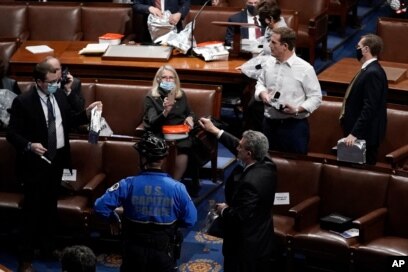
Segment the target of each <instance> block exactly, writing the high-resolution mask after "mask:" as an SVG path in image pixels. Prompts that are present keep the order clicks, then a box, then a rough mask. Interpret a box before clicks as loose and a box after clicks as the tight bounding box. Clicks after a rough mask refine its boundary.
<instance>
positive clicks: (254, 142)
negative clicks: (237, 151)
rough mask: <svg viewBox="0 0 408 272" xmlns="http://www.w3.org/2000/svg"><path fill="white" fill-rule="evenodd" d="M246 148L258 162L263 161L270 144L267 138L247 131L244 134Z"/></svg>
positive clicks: (255, 132)
mask: <svg viewBox="0 0 408 272" xmlns="http://www.w3.org/2000/svg"><path fill="white" fill-rule="evenodd" d="M242 139H244V140H245V141H244V148H245V149H246V150H248V151H250V152H251V154H252V158H253V159H254V160H256V161H260V160H263V158H265V156H266V154H267V153H268V149H269V142H268V139H267V138H266V136H265V135H264V134H263V133H261V132H259V131H253V130H247V131H245V132H244V133H243V134H242Z"/></svg>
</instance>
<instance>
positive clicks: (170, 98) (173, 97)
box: [167, 88, 177, 103]
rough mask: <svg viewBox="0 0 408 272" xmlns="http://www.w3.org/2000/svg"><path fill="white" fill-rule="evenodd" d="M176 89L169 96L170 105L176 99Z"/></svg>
mask: <svg viewBox="0 0 408 272" xmlns="http://www.w3.org/2000/svg"><path fill="white" fill-rule="evenodd" d="M176 91H177V90H176V89H175V88H174V89H173V90H171V92H170V93H169V94H168V95H167V101H169V102H170V103H173V102H174V101H175V99H176Z"/></svg>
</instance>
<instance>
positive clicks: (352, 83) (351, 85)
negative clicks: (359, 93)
mask: <svg viewBox="0 0 408 272" xmlns="http://www.w3.org/2000/svg"><path fill="white" fill-rule="evenodd" d="M361 71H363V70H362V69H360V71H358V73H357V74H356V75H355V76H354V78H353V79H352V80H351V82H350V84H349V86H348V87H347V90H346V94H345V95H344V99H343V105H342V106H341V112H340V117H339V119H340V120H341V119H342V118H343V117H344V110H345V108H346V101H347V98H348V96H349V94H350V91H351V89H352V88H353V85H354V82H355V81H356V79H357V78H358V76H359V75H360V73H361Z"/></svg>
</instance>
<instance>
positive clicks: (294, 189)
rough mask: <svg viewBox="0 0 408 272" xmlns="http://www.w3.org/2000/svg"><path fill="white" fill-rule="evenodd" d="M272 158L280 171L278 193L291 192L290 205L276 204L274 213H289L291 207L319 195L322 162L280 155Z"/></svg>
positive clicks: (278, 171)
mask: <svg viewBox="0 0 408 272" xmlns="http://www.w3.org/2000/svg"><path fill="white" fill-rule="evenodd" d="M272 160H273V162H274V163H275V164H276V168H277V173H278V183H277V187H276V193H289V205H274V207H273V213H274V214H280V215H289V214H288V211H289V209H290V208H291V207H293V206H295V205H297V204H299V203H300V202H302V201H304V200H306V199H307V198H309V197H312V196H317V195H318V193H319V178H320V173H321V169H322V164H321V163H316V162H312V161H304V160H295V159H286V158H280V157H272Z"/></svg>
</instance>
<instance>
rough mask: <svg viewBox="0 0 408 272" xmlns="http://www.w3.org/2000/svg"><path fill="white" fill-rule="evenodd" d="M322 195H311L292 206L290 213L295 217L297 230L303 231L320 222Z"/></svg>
mask: <svg viewBox="0 0 408 272" xmlns="http://www.w3.org/2000/svg"><path fill="white" fill-rule="evenodd" d="M319 203H320V197H318V196H313V197H310V198H308V199H306V200H304V201H302V202H300V203H299V204H297V205H296V206H294V207H292V208H290V210H289V214H290V216H291V217H293V218H294V219H295V226H294V228H295V230H296V231H301V230H303V229H305V228H307V227H309V226H311V225H313V224H315V223H316V222H318V220H317V219H318V213H319V212H318V210H319V209H318V207H319Z"/></svg>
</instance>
